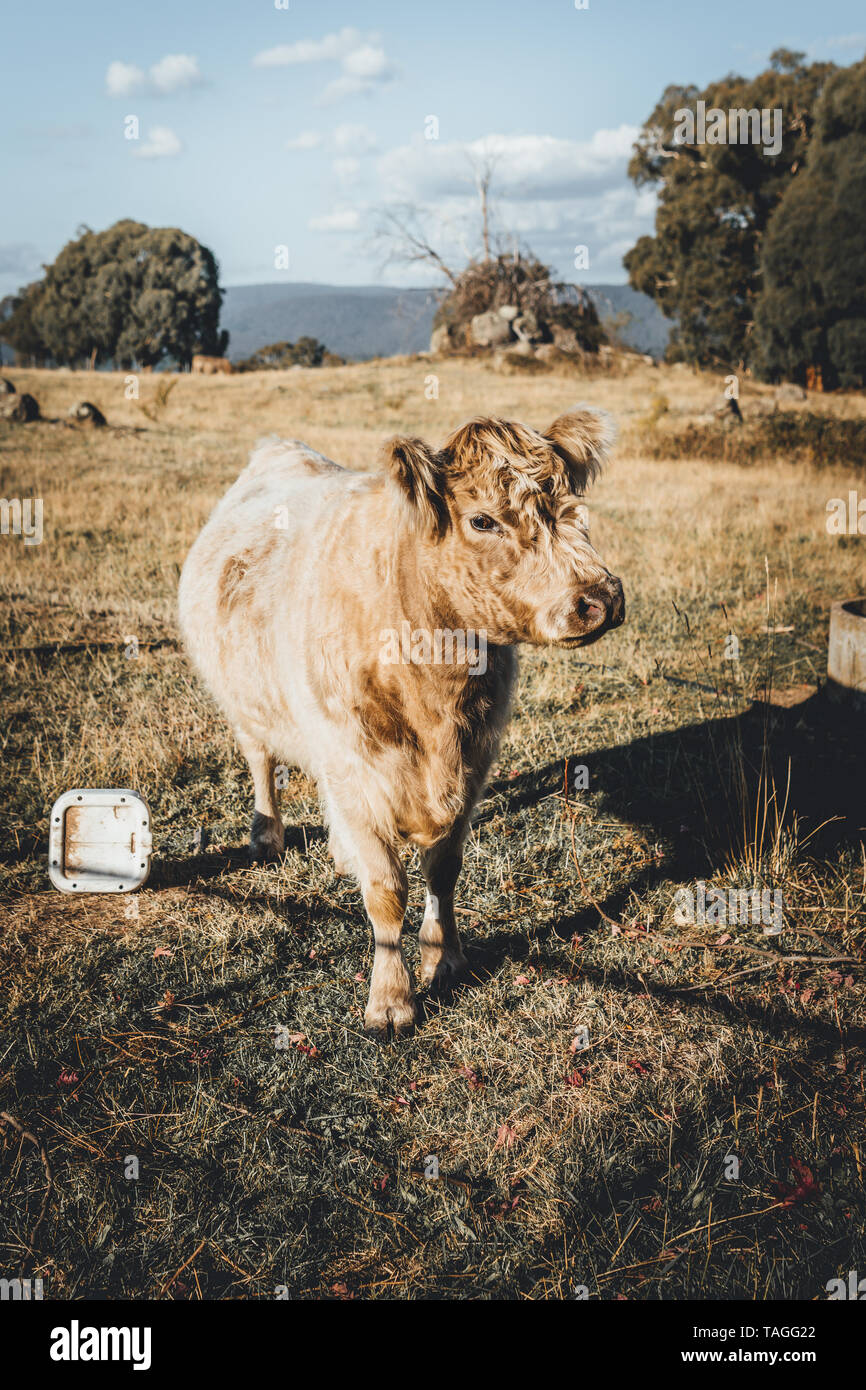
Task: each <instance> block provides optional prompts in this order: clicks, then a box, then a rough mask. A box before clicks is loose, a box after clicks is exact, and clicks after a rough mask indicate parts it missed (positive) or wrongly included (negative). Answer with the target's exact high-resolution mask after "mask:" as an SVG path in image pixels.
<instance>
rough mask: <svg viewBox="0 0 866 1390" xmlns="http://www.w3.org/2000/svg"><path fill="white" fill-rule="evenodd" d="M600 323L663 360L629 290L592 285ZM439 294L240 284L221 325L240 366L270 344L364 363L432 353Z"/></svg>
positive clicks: (651, 321)
mask: <svg viewBox="0 0 866 1390" xmlns="http://www.w3.org/2000/svg"><path fill="white" fill-rule="evenodd" d="M587 289H588V291H589V293H590V295H591V296H592V298H593V299H594V301H595V304H596V308H597V309H598V313H599V316H600V317H601V318H602V319H605V318H610V317H613V316H615V315H617V314H619V313H622V312H623V311H625V312H627V313H629V314H630V315H631V320H630V322H629V324H628V326H627V327H625V328H623V329H622V330H621V331H620V334H619V336H620V338H621V340H622V341H623V342H624V343H625V344H627V345H628V346H629V347H633V348H636V349H637V350H638V351H639V352H651V353H652V354H653V356H656V357H660V356H661V355H662V353H663V352H664V349H665V345H666V343H667V340H668V323H667V320H666V319H664V318H663V317H662V315H661V314H660V313H659V310H658V309H657V308H656V306H655V304H654V303H653V301H652V300H651V299H649V298H648V297H647V296H646V295H645V294H639V293H638V291H637V290H633V289H631V288H630V287H629V286H628V285H588V286H587ZM436 303H437V294H436V292H435V291H434V290H415V289H405V290H401V289H393V288H387V287H385V286H382V285H358V286H354V285H306V284H273V285H238V286H236V287H234V288H232V289H228V290H226V294H225V300H224V301H223V309H222V314H221V317H220V325H221V327H223V328H227V329H228V330H229V334H230V340H229V357H230V358H231V359H232V361H233V362H237V361H238V360H239V359H240V358H242V357H249V356H250V355H251V354H252V353H253V352H255V351H256V349H257V348H261V347H266V346H267V345H268V344H269V343H279V342H284V341H289V342H294V341H295V340H296V339H297V338H301V337H304V336H308V337H312V338H318V339H319V341H320V342H322V343H325V344H326V346H327V347H328V348H330V350H331V352H336V353H339V354H340V356H341V357H348V358H354V359H361V360H363V359H365V358H368V357H393V356H395V355H397V354H401V353H411V352H420V351H422V350H424V349H426V348H428V347H429V346H430V332H431V329H432V326H433V315H434V314H435V312H436Z"/></svg>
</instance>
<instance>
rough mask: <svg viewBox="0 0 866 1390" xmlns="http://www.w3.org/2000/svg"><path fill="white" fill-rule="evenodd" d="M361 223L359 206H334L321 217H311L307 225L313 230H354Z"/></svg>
mask: <svg viewBox="0 0 866 1390" xmlns="http://www.w3.org/2000/svg"><path fill="white" fill-rule="evenodd" d="M360 223H361V214H360V213H359V212H358V210H357V208H334V210H333V212H326V213H323V215H322V216H321V217H311V218H310V220H309V222H308V224H307V225H308V226H309V228H310V230H311V231H313V232H354V231H355V230H356V228H357V227H359V226H360Z"/></svg>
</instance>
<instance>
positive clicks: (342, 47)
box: [253, 28, 364, 68]
mask: <svg viewBox="0 0 866 1390" xmlns="http://www.w3.org/2000/svg"><path fill="white" fill-rule="evenodd" d="M363 42H364V38H363V35H362V34H361V33H360V32H359V31H358V30H357V29H349V28H346V29H341V30H340V32H339V33H338V34H326V35H325V37H324V38H323V39H299V40H298V41H297V43H281V44H278V45H277V47H276V48H265V49H263V50H262V52H261V53H257V54H256V56H255V57H254V58H253V67H256V68H286V67H292V66H294V65H295V64H297V63H321V62H325V61H328V60H334V59H340V58H343V57H345V56H346V54H348V53H352V52H353V51H354V50H355V49H357V48H360V47H361V45H362V43H363Z"/></svg>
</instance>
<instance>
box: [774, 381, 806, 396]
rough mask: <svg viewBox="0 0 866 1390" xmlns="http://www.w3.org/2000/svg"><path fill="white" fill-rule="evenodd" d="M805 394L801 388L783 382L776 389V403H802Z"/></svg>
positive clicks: (791, 383)
mask: <svg viewBox="0 0 866 1390" xmlns="http://www.w3.org/2000/svg"><path fill="white" fill-rule="evenodd" d="M805 399H806V392H805V391H804V390H803V388H802V386H797V385H796V384H795V383H794V382H793V381H783V382H782V385H781V386H777V387H776V400H777V401H804V400H805Z"/></svg>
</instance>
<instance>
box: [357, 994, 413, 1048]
mask: <svg viewBox="0 0 866 1390" xmlns="http://www.w3.org/2000/svg"><path fill="white" fill-rule="evenodd" d="M414 1027H415V1003H414V1001H413V1000H412V999H410V1000H408V1002H407V1003H404V1004H389V1005H388V1006H387V1007H381V1008H379V1007H375V1008H374V1007H369V1006H368V1008H367V1012H366V1013H365V1014H364V1031H365V1033H369V1034H370V1036H371V1037H373V1038H376V1039H377V1040H378V1041H379V1042H386V1041H387V1039H388V1038H389V1036H390V1035H391V1034H393V1036H394V1037H395V1038H405V1037H408V1035H409V1034H410V1033H411V1032H412V1030H413V1029H414Z"/></svg>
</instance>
